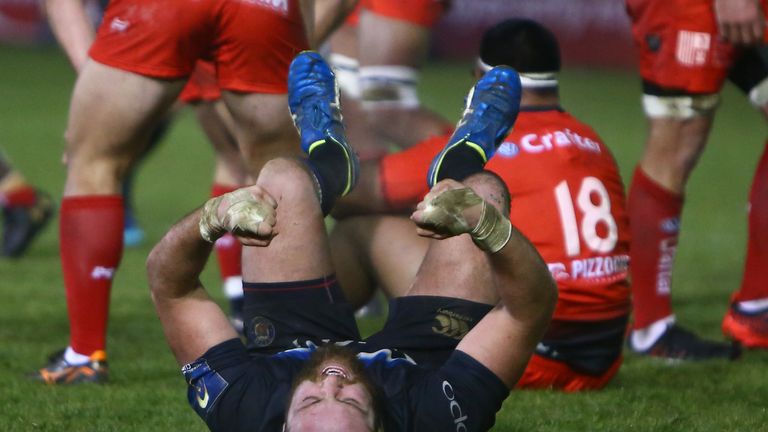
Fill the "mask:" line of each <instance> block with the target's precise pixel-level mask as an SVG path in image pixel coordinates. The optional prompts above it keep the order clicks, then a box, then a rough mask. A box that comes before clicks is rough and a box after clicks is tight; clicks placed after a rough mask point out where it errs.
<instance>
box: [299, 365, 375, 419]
mask: <svg viewBox="0 0 768 432" xmlns="http://www.w3.org/2000/svg"><path fill="white" fill-rule="evenodd" d="M346 363H347V362H346V361H341V360H340V359H338V360H337V359H328V360H326V361H325V362H323V363H322V364H321V365H319V367H318V368H317V369H316V372H315V375H314V376H310V377H307V378H306V379H304V380H303V381H301V382H300V383H299V384H298V386H297V387H296V390H295V391H294V393H293V398H292V399H291V403H290V405H289V407H288V412H287V414H286V424H287V425H288V426H289V427H288V428H287V429H288V430H297V431H299V430H300V431H340V430H343V431H371V430H373V427H374V409H373V397H372V396H371V393H370V392H369V391H368V389H367V388H366V385H365V384H364V383H363V382H361V380H360V377H358V376H355V371H354V369H353V368H352V367H350V366H349V365H347V364H346Z"/></svg>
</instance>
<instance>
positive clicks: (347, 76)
mask: <svg viewBox="0 0 768 432" xmlns="http://www.w3.org/2000/svg"><path fill="white" fill-rule="evenodd" d="M328 63H330V64H331V67H332V68H333V72H334V73H335V74H336V82H337V83H338V84H339V90H340V91H341V93H342V94H343V95H344V96H346V97H348V98H350V99H355V100H358V99H360V71H359V70H358V67H359V62H358V61H357V59H356V58H352V57H348V56H345V55H343V54H337V53H331V55H330V56H329V57H328Z"/></svg>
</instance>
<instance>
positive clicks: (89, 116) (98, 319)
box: [40, 61, 183, 383]
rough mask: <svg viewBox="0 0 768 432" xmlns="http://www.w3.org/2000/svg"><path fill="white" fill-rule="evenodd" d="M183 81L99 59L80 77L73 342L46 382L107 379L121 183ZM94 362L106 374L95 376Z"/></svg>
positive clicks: (70, 169)
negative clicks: (125, 68)
mask: <svg viewBox="0 0 768 432" xmlns="http://www.w3.org/2000/svg"><path fill="white" fill-rule="evenodd" d="M117 82H119V83H120V85H119V86H117V85H115V83H117ZM182 84H183V82H182V81H169V80H160V79H154V78H148V77H145V76H141V75H137V74H134V73H130V72H126V71H123V70H119V69H116V68H113V67H110V66H106V65H104V64H101V63H98V62H95V61H89V62H88V63H87V64H86V66H85V67H84V68H83V70H82V71H81V74H80V76H79V77H78V81H77V83H76V85H75V90H74V93H73V96H72V103H71V107H70V115H69V123H68V126H67V133H66V138H67V149H66V156H65V157H66V162H67V179H66V184H65V189H64V199H63V200H62V204H61V217H60V225H59V230H60V247H61V260H62V271H63V274H64V283H65V288H66V294H67V310H68V316H69V323H70V341H69V346H68V348H67V350H66V352H64V353H63V355H60V356H55V357H56V358H52V362H51V364H50V365H49V366H48V367H47V368H45V369H42V370H41V371H40V374H41V375H40V377H41V378H42V379H43V380H45V381H46V382H49V383H70V382H77V381H79V380H82V381H101V380H103V379H104V378H105V369H104V368H102V367H101V366H102V365H103V361H104V358H105V355H104V351H105V349H106V332H107V317H108V312H109V296H110V290H111V285H112V278H113V276H114V273H115V270H116V269H117V266H118V264H119V262H120V258H121V256H122V247H123V203H122V201H123V200H122V197H121V195H120V188H121V181H122V178H123V176H124V175H125V173H126V171H127V170H128V169H129V168H130V166H131V164H132V163H133V161H134V160H135V158H136V157H137V156H138V155H139V154H140V153H141V150H142V149H141V144H142V143H146V142H147V138H148V136H147V134H148V132H147V131H151V130H153V127H154V126H155V123H156V121H157V119H158V118H160V117H161V116H162V115H163V113H164V112H165V110H166V109H167V108H168V107H169V106H170V104H171V103H172V102H173V100H174V98H175V97H176V95H177V94H178V92H179V90H181V86H182ZM78 365H82V367H75V366H78ZM89 365H90V366H94V367H95V369H92V372H93V371H98V373H91V372H88V371H87V368H88V367H89Z"/></svg>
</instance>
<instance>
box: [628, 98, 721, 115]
mask: <svg viewBox="0 0 768 432" xmlns="http://www.w3.org/2000/svg"><path fill="white" fill-rule="evenodd" d="M719 103H720V95H719V94H706V95H704V94H701V95H677V96H659V95H652V94H645V95H643V110H644V111H645V115H646V116H647V117H649V118H651V119H659V118H667V119H676V120H688V119H692V118H695V117H703V116H711V115H712V114H714V112H715V110H716V109H717V106H718V104H719Z"/></svg>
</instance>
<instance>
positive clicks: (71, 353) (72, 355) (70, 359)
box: [64, 346, 91, 366]
mask: <svg viewBox="0 0 768 432" xmlns="http://www.w3.org/2000/svg"><path fill="white" fill-rule="evenodd" d="M90 360H91V358H90V357H88V356H87V355H84V354H80V353H77V352H75V350H73V349H72V347H71V346H68V347H67V350H66V351H64V361H66V362H67V363H69V364H71V365H72V366H79V365H84V364H86V363H88V362H89V361H90Z"/></svg>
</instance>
